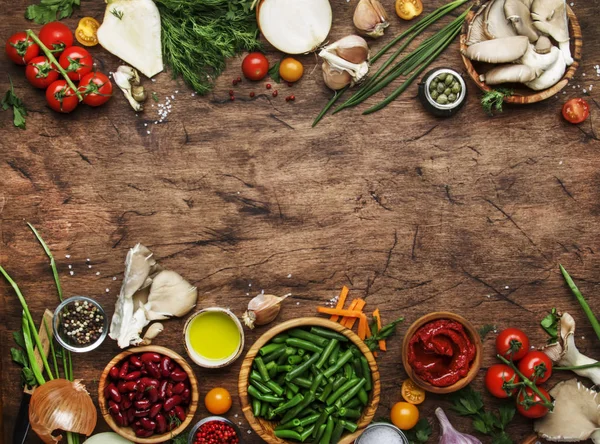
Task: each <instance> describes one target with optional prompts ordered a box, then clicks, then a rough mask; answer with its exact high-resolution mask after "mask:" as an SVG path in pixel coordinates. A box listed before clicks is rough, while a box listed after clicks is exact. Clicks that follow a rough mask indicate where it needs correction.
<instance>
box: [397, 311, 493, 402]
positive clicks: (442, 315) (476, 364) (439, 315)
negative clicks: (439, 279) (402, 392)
mask: <svg viewBox="0 0 600 444" xmlns="http://www.w3.org/2000/svg"><path fill="white" fill-rule="evenodd" d="M438 319H450V320H452V321H456V322H458V323H460V324H462V326H463V327H465V331H466V333H467V336H469V339H471V341H472V342H473V344H474V345H475V359H474V360H473V363H472V364H471V369H470V370H469V373H468V374H467V376H465V377H464V378H462V379H460V380H458V381H456V382H455V383H454V384H452V385H449V386H447V387H436V386H435V385H431V384H429V383H428V382H426V381H423V380H422V379H421V378H420V377H419V376H417V375H416V374H415V372H414V371H413V369H412V367H411V365H410V364H409V363H408V343H409V342H410V340H411V338H412V337H413V336H414V335H415V333H416V331H417V330H418V329H419V328H421V327H422V326H423V325H425V324H427V323H429V322H431V321H436V320H438ZM482 349H483V345H482V343H481V337H480V336H479V333H478V332H477V330H476V329H475V327H473V324H471V323H470V322H469V321H467V320H466V319H465V318H463V317H462V316H459V315H457V314H454V313H450V312H447V311H435V312H433V313H429V314H427V315H425V316H423V317H421V318H419V319H417V320H416V321H415V322H413V323H412V325H411V326H410V327H409V328H408V330H407V331H406V334H405V335H404V341H403V342H402V363H403V364H404V369H405V370H406V373H407V375H408V376H409V377H410V379H412V380H413V381H414V383H415V384H417V385H418V386H419V387H421V388H422V389H424V390H427V391H428V392H431V393H438V394H445V393H452V392H456V391H457V390H460V389H462V388H464V387H466V386H467V385H468V384H469V383H470V382H471V381H472V380H473V379H474V378H475V376H476V375H477V372H478V371H479V369H480V368H481V351H482Z"/></svg>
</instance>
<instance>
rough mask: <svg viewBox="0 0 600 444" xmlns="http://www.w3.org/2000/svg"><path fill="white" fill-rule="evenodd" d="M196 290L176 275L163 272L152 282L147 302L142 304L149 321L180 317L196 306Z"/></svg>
mask: <svg viewBox="0 0 600 444" xmlns="http://www.w3.org/2000/svg"><path fill="white" fill-rule="evenodd" d="M197 299H198V290H197V289H196V287H193V286H192V285H190V284H189V282H187V281H186V280H185V279H184V278H182V277H181V275H179V274H178V273H175V272H174V271H170V270H163V271H161V272H160V273H158V274H157V275H156V276H155V277H154V279H153V280H152V285H151V287H150V294H148V302H147V303H146V304H144V310H145V312H146V317H147V318H148V320H150V321H156V320H162V319H169V318H172V317H178V318H180V317H182V316H185V315H186V314H188V313H189V312H190V311H191V310H192V308H194V307H195V306H196V300H197Z"/></svg>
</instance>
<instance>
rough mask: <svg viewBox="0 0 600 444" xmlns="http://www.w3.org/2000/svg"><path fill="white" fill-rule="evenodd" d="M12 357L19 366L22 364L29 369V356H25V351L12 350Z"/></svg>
mask: <svg viewBox="0 0 600 444" xmlns="http://www.w3.org/2000/svg"><path fill="white" fill-rule="evenodd" d="M10 357H11V358H12V360H13V361H15V362H16V363H17V364H21V365H22V366H23V367H29V360H28V359H27V356H25V353H23V350H19V349H18V348H14V347H13V348H11V349H10Z"/></svg>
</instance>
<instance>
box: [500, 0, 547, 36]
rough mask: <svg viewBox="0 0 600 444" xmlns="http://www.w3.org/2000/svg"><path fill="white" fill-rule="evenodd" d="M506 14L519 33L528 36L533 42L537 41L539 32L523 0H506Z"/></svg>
mask: <svg viewBox="0 0 600 444" xmlns="http://www.w3.org/2000/svg"><path fill="white" fill-rule="evenodd" d="M504 15H505V17H506V20H508V21H510V23H511V24H512V26H513V28H514V29H515V31H516V33H517V34H519V35H525V36H527V38H529V41H530V42H532V43H534V42H536V41H537V39H538V38H539V34H538V33H537V31H536V29H535V27H534V26H533V21H532V20H531V13H530V12H529V8H527V6H525V4H524V3H523V2H522V1H521V0H505V2H504Z"/></svg>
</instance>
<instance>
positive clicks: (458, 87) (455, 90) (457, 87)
mask: <svg viewBox="0 0 600 444" xmlns="http://www.w3.org/2000/svg"><path fill="white" fill-rule="evenodd" d="M452 92H453V93H454V94H459V93H460V83H457V84H456V85H454V86H453V87H452Z"/></svg>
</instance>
